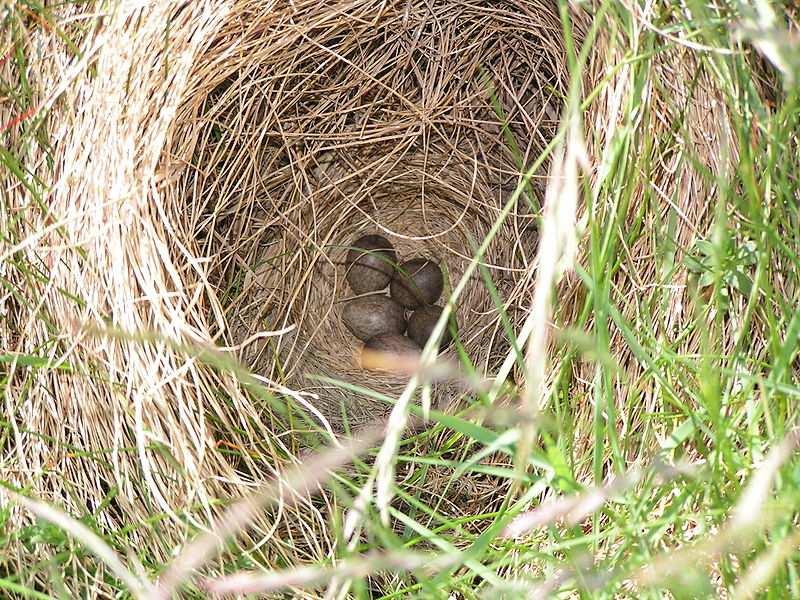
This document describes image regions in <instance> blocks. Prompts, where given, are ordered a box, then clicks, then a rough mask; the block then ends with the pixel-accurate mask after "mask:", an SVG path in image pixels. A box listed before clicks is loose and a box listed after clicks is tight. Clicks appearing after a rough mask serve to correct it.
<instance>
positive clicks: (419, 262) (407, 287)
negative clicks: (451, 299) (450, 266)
mask: <svg viewBox="0 0 800 600" xmlns="http://www.w3.org/2000/svg"><path fill="white" fill-rule="evenodd" d="M443 287H444V277H443V276H442V269H441V268H440V267H439V265H438V264H436V263H435V262H434V261H432V260H430V259H427V258H414V259H411V260H409V261H408V262H404V263H403V264H402V265H400V266H399V267H398V268H397V272H396V273H395V275H394V279H392V283H391V285H390V286H389V290H390V293H391V294H392V298H394V299H395V300H397V301H398V302H399V303H400V304H402V305H403V306H405V307H406V308H416V307H418V306H420V305H423V304H433V303H434V302H436V301H437V300H438V299H439V296H441V295H442V288H443Z"/></svg>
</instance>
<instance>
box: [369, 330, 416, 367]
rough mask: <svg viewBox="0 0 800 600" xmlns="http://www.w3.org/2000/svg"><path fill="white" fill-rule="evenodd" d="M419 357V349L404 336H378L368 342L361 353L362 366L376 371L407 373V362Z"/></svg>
mask: <svg viewBox="0 0 800 600" xmlns="http://www.w3.org/2000/svg"><path fill="white" fill-rule="evenodd" d="M418 356H419V347H418V346H417V345H416V344H415V343H414V342H412V341H411V340H410V339H408V338H407V337H406V336H404V335H397V334H386V335H378V336H375V337H374V338H372V339H370V340H369V341H367V343H366V344H364V347H363V349H362V351H361V366H362V367H363V368H364V369H371V370H375V371H398V372H402V371H406V370H408V365H404V364H403V359H405V360H406V361H408V360H409V359H410V360H414V359H416V358H417V357H418Z"/></svg>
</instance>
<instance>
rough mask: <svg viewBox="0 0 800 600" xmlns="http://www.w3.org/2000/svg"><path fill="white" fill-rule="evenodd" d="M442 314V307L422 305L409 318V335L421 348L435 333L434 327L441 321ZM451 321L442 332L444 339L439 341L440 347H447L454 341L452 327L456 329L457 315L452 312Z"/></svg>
mask: <svg viewBox="0 0 800 600" xmlns="http://www.w3.org/2000/svg"><path fill="white" fill-rule="evenodd" d="M441 315H442V309H441V307H439V306H421V307H419V308H418V309H417V310H415V311H414V312H413V313H411V317H409V319H408V337H410V338H411V339H412V340H414V342H416V344H417V345H419V346H420V348H424V347H425V344H427V343H428V338H429V337H431V333H433V328H434V327H436V323H437V322H438V321H439V317H440V316H441ZM449 321H450V322H449V323H448V324H447V327H446V328H445V330H444V333H442V339H441V341H440V342H439V349H444V348H447V346H449V345H450V343H451V342H452V341H453V334H452V332H451V329H456V328H457V327H458V326H457V324H456V320H455V317H454V316H453V315H452V314H451V315H450V319H449Z"/></svg>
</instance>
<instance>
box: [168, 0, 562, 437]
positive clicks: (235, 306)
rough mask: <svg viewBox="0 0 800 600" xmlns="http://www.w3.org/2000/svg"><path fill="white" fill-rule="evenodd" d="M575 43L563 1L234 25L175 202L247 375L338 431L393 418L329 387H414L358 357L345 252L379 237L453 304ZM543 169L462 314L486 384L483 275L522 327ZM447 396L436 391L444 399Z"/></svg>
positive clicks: (353, 8) (187, 118)
mask: <svg viewBox="0 0 800 600" xmlns="http://www.w3.org/2000/svg"><path fill="white" fill-rule="evenodd" d="M243 22H247V23H249V26H247V27H246V28H245V29H244V31H243V30H242V29H243V28H242V23H243ZM560 33H561V30H560V23H559V20H558V15H557V10H556V6H555V4H554V3H553V4H551V3H538V2H529V1H525V2H521V1H518V0H508V1H505V2H491V3H489V2H471V3H459V4H458V6H457V10H456V6H455V5H454V4H453V3H450V2H437V3H427V2H416V1H413V2H402V3H395V2H392V3H376V2H354V3H349V4H347V5H341V6H340V5H338V4H337V5H336V8H335V9H334V7H328V8H327V9H325V10H320V6H319V3H317V2H314V3H310V2H309V3H301V4H293V5H291V6H286V7H285V8H283V9H277V10H275V11H273V12H270V13H269V14H263V12H262V11H257V12H253V13H252V14H238V15H237V19H235V20H232V21H229V22H228V23H227V24H226V25H225V26H223V28H222V30H221V31H220V32H219V35H218V36H217V40H216V41H215V42H214V43H213V44H212V45H211V47H210V48H209V49H208V51H207V52H206V53H205V54H204V55H202V56H201V57H200V59H199V60H198V62H197V64H196V67H195V69H194V72H193V74H192V77H191V79H190V84H189V85H190V89H189V90H188V92H187V94H186V97H187V98H188V99H189V100H188V101H187V102H185V103H184V104H183V105H182V107H181V108H180V109H179V112H178V115H177V119H176V135H175V136H174V139H175V140H176V144H175V147H174V148H173V151H172V156H173V157H175V162H176V164H178V163H180V165H182V166H183V168H182V169H179V170H180V172H181V174H180V176H179V177H178V178H177V183H176V184H175V185H174V186H171V187H170V188H169V189H168V190H167V196H168V202H167V204H168V205H170V206H172V207H175V208H176V209H177V210H178V211H179V212H180V213H181V214H180V216H179V218H176V222H177V223H180V224H181V225H182V226H183V228H184V229H183V237H184V238H185V239H186V240H187V244H188V245H189V246H190V247H191V249H192V250H193V252H194V253H196V254H197V255H199V256H205V257H208V262H207V267H208V278H209V280H210V281H212V282H213V284H214V285H215V286H216V289H217V293H218V297H219V301H220V306H221V307H222V310H223V312H224V318H225V324H226V325H225V327H226V332H225V335H226V338H227V342H228V343H229V344H231V345H236V344H238V345H240V346H241V348H242V350H241V357H242V359H243V360H244V362H245V363H246V364H248V365H249V366H250V367H252V368H253V370H254V371H255V372H256V373H257V374H259V375H262V376H263V377H265V378H266V379H268V380H270V381H273V382H279V383H280V384H281V385H285V386H287V387H288V388H291V389H292V390H294V391H296V392H298V393H299V394H302V395H303V396H304V398H305V400H306V401H307V402H308V403H309V404H310V405H313V407H314V409H316V411H318V413H317V414H319V415H321V418H323V419H325V420H330V421H332V422H334V423H338V422H340V421H341V419H342V418H346V419H348V420H349V421H350V422H356V423H357V422H361V421H364V420H368V419H372V418H374V417H376V416H379V415H380V414H381V413H382V412H383V411H385V410H387V408H388V407H387V405H386V404H385V403H382V402H380V401H378V400H372V399H370V398H369V397H368V396H364V397H359V396H358V394H357V393H355V394H354V392H353V391H352V389H345V388H343V387H339V386H336V385H331V384H330V383H327V382H324V381H321V380H320V379H319V378H318V377H316V376H323V377H328V378H332V379H336V380H338V381H342V382H345V383H348V384H353V385H357V386H364V387H368V388H371V389H373V390H375V391H378V392H382V393H384V394H389V395H395V394H397V393H398V392H399V390H400V389H401V387H402V386H403V385H404V380H403V379H402V378H400V377H397V376H393V375H385V374H383V375H382V374H377V373H375V372H365V371H363V370H361V369H360V368H359V367H358V362H357V359H356V358H355V357H356V355H357V352H358V349H359V347H360V342H359V341H358V340H357V339H356V338H355V337H353V336H352V335H351V334H350V333H349V332H348V331H347V330H346V329H345V328H344V327H343V324H342V321H341V316H340V313H341V307H342V306H343V304H342V302H343V301H346V300H347V299H348V298H350V297H352V292H351V290H349V288H348V286H347V284H346V282H345V280H344V274H345V268H344V265H343V261H344V255H345V254H346V252H347V249H348V246H349V245H350V244H351V243H352V241H353V240H354V239H356V238H357V237H358V236H359V235H362V234H364V233H381V234H382V235H384V236H386V237H387V238H388V239H390V240H391V241H392V243H393V244H394V245H395V247H396V248H397V251H398V256H399V257H400V260H403V259H410V258H412V257H415V256H426V257H431V258H434V259H436V260H437V261H439V262H440V264H441V265H442V267H443V271H444V272H445V280H446V285H445V292H444V297H445V298H446V297H447V294H448V293H449V292H450V291H451V290H452V287H453V286H454V285H455V284H456V283H457V282H458V281H459V280H460V279H461V277H462V276H463V274H464V271H465V269H466V267H467V264H468V263H469V261H470V259H471V257H472V256H473V255H474V252H475V250H476V248H477V247H478V245H479V244H480V243H481V241H482V240H483V239H484V237H485V236H486V234H487V233H488V231H489V229H490V227H491V226H492V224H493V223H494V221H495V220H496V219H497V218H498V216H499V214H500V212H501V210H502V209H503V206H504V204H505V203H506V202H507V201H508V200H509V198H510V197H511V195H512V193H513V191H514V189H515V188H516V187H517V184H518V183H519V181H520V179H521V171H522V168H523V166H524V165H528V164H529V163H530V162H531V160H533V159H535V158H536V157H538V156H539V155H540V153H541V151H542V149H543V148H544V147H545V146H546V144H547V143H548V142H549V141H550V139H551V138H552V136H553V135H554V133H555V127H556V124H557V118H558V115H559V113H560V110H561V99H560V93H561V91H562V90H563V89H564V87H565V77H566V75H565V65H564V56H565V52H564V48H563V40H562V38H561V35H560ZM236 36H239V37H236ZM233 39H236V42H235V43H233V42H232V41H231V40H233ZM546 169H547V166H546V165H543V166H542V168H541V169H540V170H539V172H538V173H537V174H536V176H534V178H533V180H532V181H531V183H530V185H529V186H528V187H527V188H526V190H525V193H524V194H522V195H521V196H520V198H519V200H518V202H517V203H516V204H515V205H514V206H513V207H512V209H511V212H510V214H509V216H508V218H507V219H506V220H505V221H504V223H503V225H502V227H501V228H500V230H499V231H498V232H497V235H496V236H495V238H494V240H493V242H492V243H491V244H490V246H489V248H488V250H487V252H486V254H485V256H484V258H483V261H482V265H483V266H484V267H485V270H483V273H482V274H481V272H480V271H476V272H475V274H474V275H473V276H472V278H471V280H470V281H469V283H468V285H467V287H466V288H465V291H464V293H463V294H462V296H461V297H460V298H459V299H458V300H457V302H456V303H455V313H456V319H457V321H458V322H459V324H460V328H459V334H460V342H461V344H462V345H463V349H464V351H465V353H466V355H467V356H469V358H470V360H471V361H472V362H473V363H474V364H475V366H476V367H477V368H478V369H479V371H488V370H491V368H492V366H493V364H495V363H496V362H497V361H498V360H502V358H503V357H504V356H505V355H506V353H507V351H508V346H507V340H506V338H505V336H504V334H503V330H502V327H501V324H500V319H499V314H498V311H497V309H496V305H495V301H494V300H493V299H492V297H491V295H490V294H489V292H488V290H487V287H486V285H485V279H484V278H485V277H486V276H487V275H488V276H489V277H491V279H492V281H493V285H494V286H496V288H497V290H498V291H499V294H500V297H501V298H502V301H503V302H504V304H505V307H506V309H507V311H508V313H509V317H510V319H511V321H512V322H515V323H516V322H518V321H519V320H520V319H521V318H522V316H523V315H522V314H521V313H522V310H521V308H520V306H524V304H523V305H521V304H520V302H518V300H519V299H520V298H522V297H524V296H523V295H524V294H525V292H526V290H527V289H528V286H529V285H530V283H531V277H532V273H533V269H532V268H531V267H532V265H533V262H534V257H535V253H536V247H537V239H538V223H537V218H538V213H539V211H538V208H539V205H540V202H541V197H542V195H543V187H544V186H543V179H542V176H543V174H544V173H546ZM187 210H188V218H187V213H186V211H187ZM287 329H288V330H289V331H287V332H286V333H284V334H282V335H276V336H270V337H259V336H258V333H259V332H264V331H285V330H287ZM450 352H454V350H452V349H451V350H450ZM448 395H449V393H448V389H447V388H442V387H440V388H439V389H438V390H436V391H435V396H436V397H435V400H436V401H437V402H438V403H440V404H441V403H443V402H445V401H447V400H448V399H449V398H448V397H447V396H448Z"/></svg>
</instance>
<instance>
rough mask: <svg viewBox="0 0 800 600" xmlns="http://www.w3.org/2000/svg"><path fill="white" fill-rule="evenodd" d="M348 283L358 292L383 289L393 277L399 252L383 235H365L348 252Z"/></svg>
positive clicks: (363, 292)
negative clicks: (397, 252)
mask: <svg viewBox="0 0 800 600" xmlns="http://www.w3.org/2000/svg"><path fill="white" fill-rule="evenodd" d="M346 265H347V275H346V278H347V283H349V284H350V287H351V288H352V289H353V291H354V292H355V293H356V294H366V293H367V292H374V291H377V290H382V289H383V288H385V287H386V286H387V285H389V281H391V279H392V275H394V269H395V265H397V254H396V253H395V251H394V246H392V243H391V242H390V241H389V240H387V239H386V238H385V237H383V236H382V235H365V236H363V237H360V238H358V239H357V240H356V241H355V242H353V247H352V248H350V251H349V252H348V253H347V261H346Z"/></svg>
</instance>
